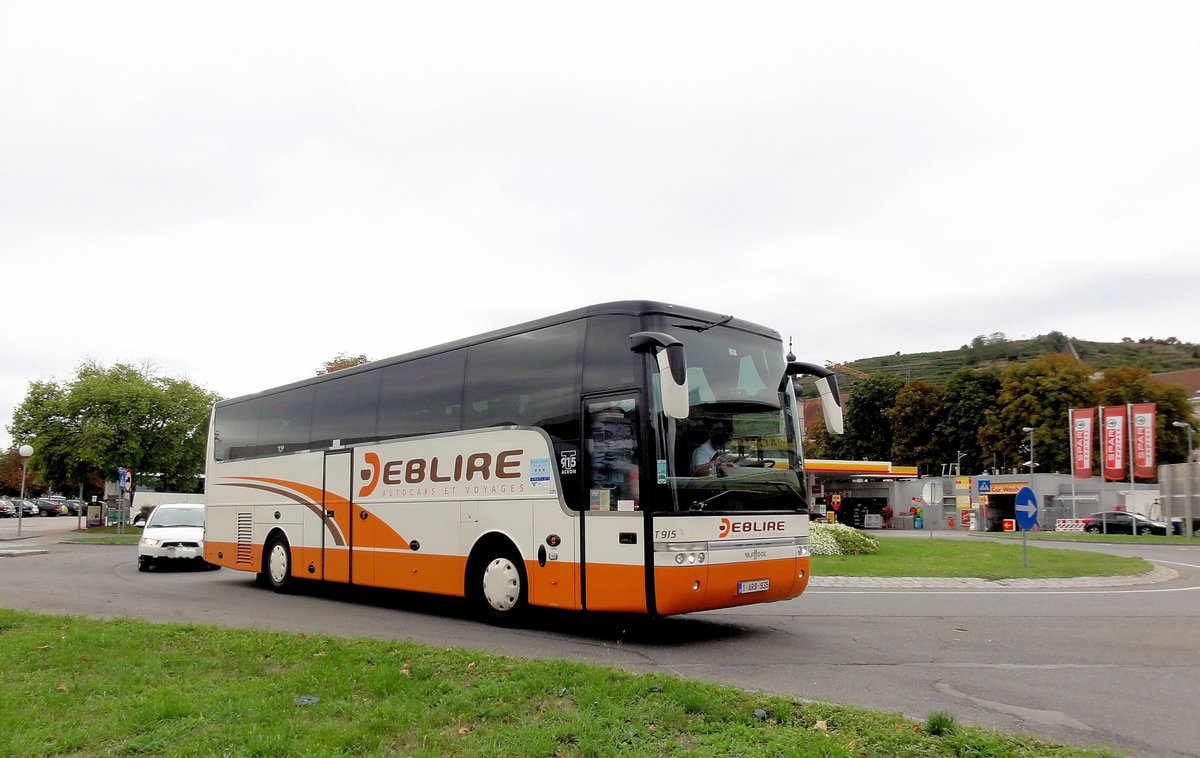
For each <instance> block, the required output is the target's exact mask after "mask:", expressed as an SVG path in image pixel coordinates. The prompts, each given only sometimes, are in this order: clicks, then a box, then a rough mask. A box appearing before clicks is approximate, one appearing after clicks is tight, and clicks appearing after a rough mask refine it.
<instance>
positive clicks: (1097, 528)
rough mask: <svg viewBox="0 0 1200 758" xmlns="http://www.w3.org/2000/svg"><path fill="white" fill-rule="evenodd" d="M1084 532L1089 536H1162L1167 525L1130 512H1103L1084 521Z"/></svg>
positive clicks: (1094, 514)
mask: <svg viewBox="0 0 1200 758" xmlns="http://www.w3.org/2000/svg"><path fill="white" fill-rule="evenodd" d="M1083 530H1084V531H1085V532H1088V533H1089V534H1162V535H1166V533H1167V525H1166V524H1164V523H1163V522H1161V521H1153V520H1151V519H1148V518H1146V517H1145V516H1143V515H1141V514H1139V513H1130V512H1129V511H1101V512H1100V513H1093V514H1092V515H1091V516H1088V517H1087V518H1085V519H1084V520H1083Z"/></svg>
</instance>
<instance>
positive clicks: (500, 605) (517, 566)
mask: <svg viewBox="0 0 1200 758" xmlns="http://www.w3.org/2000/svg"><path fill="white" fill-rule="evenodd" d="M482 558H483V559H482V560H480V561H479V562H478V563H477V564H476V567H477V571H476V577H475V593H474V594H475V599H476V601H477V604H478V606H479V610H480V612H481V613H482V614H483V616H484V618H486V619H487V620H488V621H490V622H492V623H493V624H499V625H501V626H508V625H512V624H515V623H517V622H518V621H519V620H520V619H521V618H522V617H523V616H524V615H525V610H526V608H527V607H528V601H529V586H528V583H527V582H526V580H525V564H524V562H523V561H522V560H521V559H520V557H519V556H518V555H517V554H516V553H515V552H514V551H513V550H512V549H511V548H492V549H491V550H489V551H487V552H485V553H484V554H483V557H482Z"/></svg>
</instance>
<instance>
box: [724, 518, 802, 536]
mask: <svg viewBox="0 0 1200 758" xmlns="http://www.w3.org/2000/svg"><path fill="white" fill-rule="evenodd" d="M784 528H785V525H784V522H782V521H770V520H767V521H731V520H730V519H727V518H723V519H721V531H720V533H719V534H718V535H717V536H718V537H728V536H729V535H731V534H743V535H744V534H762V533H763V532H782V531H783V530H784Z"/></svg>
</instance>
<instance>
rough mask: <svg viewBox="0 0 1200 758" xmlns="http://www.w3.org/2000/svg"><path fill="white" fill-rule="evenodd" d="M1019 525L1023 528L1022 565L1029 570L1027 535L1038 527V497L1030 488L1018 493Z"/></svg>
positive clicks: (1016, 509) (1015, 508) (1024, 488)
mask: <svg viewBox="0 0 1200 758" xmlns="http://www.w3.org/2000/svg"><path fill="white" fill-rule="evenodd" d="M1014 510H1015V511H1016V513H1017V524H1018V525H1019V526H1020V527H1021V565H1022V566H1023V567H1025V568H1029V548H1028V544H1027V543H1026V540H1025V533H1026V532H1028V531H1029V530H1030V529H1032V528H1033V527H1035V526H1037V516H1038V504H1037V495H1035V494H1033V490H1031V489H1030V488H1028V487H1022V488H1021V491H1020V492H1018V493H1017V500H1016V506H1015V507H1014Z"/></svg>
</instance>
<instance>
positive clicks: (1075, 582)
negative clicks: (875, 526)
mask: <svg viewBox="0 0 1200 758" xmlns="http://www.w3.org/2000/svg"><path fill="white" fill-rule="evenodd" d="M1178 578H1179V572H1178V571H1176V570H1175V569H1171V568H1167V567H1165V566H1155V567H1154V569H1153V570H1151V571H1147V572H1145V573H1143V574H1130V575H1125V576H1076V577H1069V578H1062V579H979V578H976V577H932V576H894V577H878V576H814V577H812V578H811V579H809V580H808V584H809V586H810V587H824V588H827V589H944V590H945V589H950V590H953V589H959V590H981V589H983V590H986V589H994V590H995V589H1080V588H1087V587H1133V586H1138V585H1145V584H1157V583H1159V582H1169V581H1171V580H1173V579H1178Z"/></svg>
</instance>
